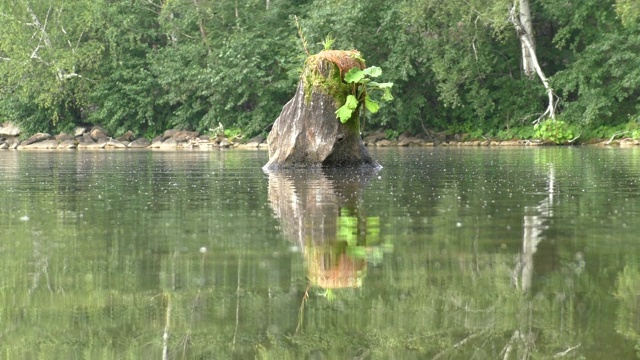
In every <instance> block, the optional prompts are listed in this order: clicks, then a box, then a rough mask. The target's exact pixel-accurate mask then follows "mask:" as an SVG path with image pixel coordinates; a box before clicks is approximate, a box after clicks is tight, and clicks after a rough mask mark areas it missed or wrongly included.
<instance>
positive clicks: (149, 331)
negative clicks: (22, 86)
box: [0, 148, 640, 359]
mask: <svg viewBox="0 0 640 360" xmlns="http://www.w3.org/2000/svg"><path fill="white" fill-rule="evenodd" d="M372 155H373V156H374V158H377V159H378V160H379V161H380V163H382V164H383V165H384V168H383V169H382V170H380V171H379V172H360V171H353V170H347V171H343V172H338V171H301V170H300V171H296V172H280V173H264V172H263V171H262V170H261V166H262V165H263V164H264V163H266V160H267V154H266V152H244V151H228V152H224V151H223V152H215V151H214V152H150V151H140V152H133V151H131V152H127V151H123V152H82V151H77V152H15V151H1V152H0V189H1V192H0V358H2V359H230V358H236V359H254V358H255V359H393V358H396V359H547V358H554V357H556V358H563V359H583V358H584V359H632V358H637V357H638V355H637V352H636V350H635V349H636V348H637V347H640V221H638V217H639V215H640V149H603V148H516V149H486V148H483V149H478V148H474V149H467V148H433V149H425V148H421V149H389V150H378V151H373V153H372Z"/></svg>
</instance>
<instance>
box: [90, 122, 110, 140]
mask: <svg viewBox="0 0 640 360" xmlns="http://www.w3.org/2000/svg"><path fill="white" fill-rule="evenodd" d="M89 136H91V138H92V139H93V140H95V141H99V140H101V139H108V138H109V135H107V132H106V131H105V130H104V129H103V128H101V127H100V126H94V127H93V128H92V129H91V131H90V132H89Z"/></svg>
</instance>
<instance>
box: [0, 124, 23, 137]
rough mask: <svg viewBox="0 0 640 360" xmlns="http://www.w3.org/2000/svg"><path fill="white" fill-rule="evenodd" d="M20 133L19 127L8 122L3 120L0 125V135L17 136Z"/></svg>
mask: <svg viewBox="0 0 640 360" xmlns="http://www.w3.org/2000/svg"><path fill="white" fill-rule="evenodd" d="M18 135H20V128H19V127H17V126H15V125H13V124H12V123H10V122H5V123H4V124H2V126H0V136H18Z"/></svg>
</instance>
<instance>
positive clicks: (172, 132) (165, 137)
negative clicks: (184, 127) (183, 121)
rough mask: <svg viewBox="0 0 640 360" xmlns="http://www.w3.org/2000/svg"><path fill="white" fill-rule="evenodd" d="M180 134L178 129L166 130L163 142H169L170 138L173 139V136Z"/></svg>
mask: <svg viewBox="0 0 640 360" xmlns="http://www.w3.org/2000/svg"><path fill="white" fill-rule="evenodd" d="M179 132H180V130H178V129H169V130H166V131H165V132H164V133H163V134H162V141H165V140H167V139H168V138H171V137H173V135H175V134H177V133H179Z"/></svg>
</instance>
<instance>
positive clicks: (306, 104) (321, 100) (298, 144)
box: [264, 64, 379, 170]
mask: <svg viewBox="0 0 640 360" xmlns="http://www.w3.org/2000/svg"><path fill="white" fill-rule="evenodd" d="M332 67H334V65H333V64H324V65H322V66H320V65H319V66H318V67H317V68H318V69H329V68H332ZM330 75H331V74H330V73H329V74H323V75H318V76H325V77H326V76H330ZM303 76H304V75H303ZM304 88H305V86H304V79H302V80H300V82H299V84H298V89H297V90H296V94H295V96H294V97H293V99H291V100H290V101H289V102H288V103H287V104H286V105H285V106H284V108H283V109H282V112H281V113H280V116H278V118H277V119H276V121H275V123H274V124H273V128H272V129H271V132H270V133H269V136H268V137H267V142H268V144H269V162H268V163H267V164H266V165H265V166H264V169H265V170H273V169H279V168H293V167H319V166H322V167H345V166H350V167H352V166H370V167H379V165H378V164H377V163H376V162H375V161H374V160H373V159H372V158H371V156H370V155H369V152H368V151H367V149H366V148H365V146H364V144H363V142H362V140H361V139H360V132H359V124H358V123H357V122H356V123H354V121H355V120H356V119H355V118H354V119H351V120H349V122H347V123H346V124H343V123H341V122H340V121H339V120H338V119H337V118H336V114H335V112H336V105H335V100H334V98H333V95H331V94H326V93H325V92H324V90H323V89H321V88H320V86H318V87H313V89H311V90H308V91H311V94H310V95H308V98H307V99H305V89H304Z"/></svg>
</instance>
